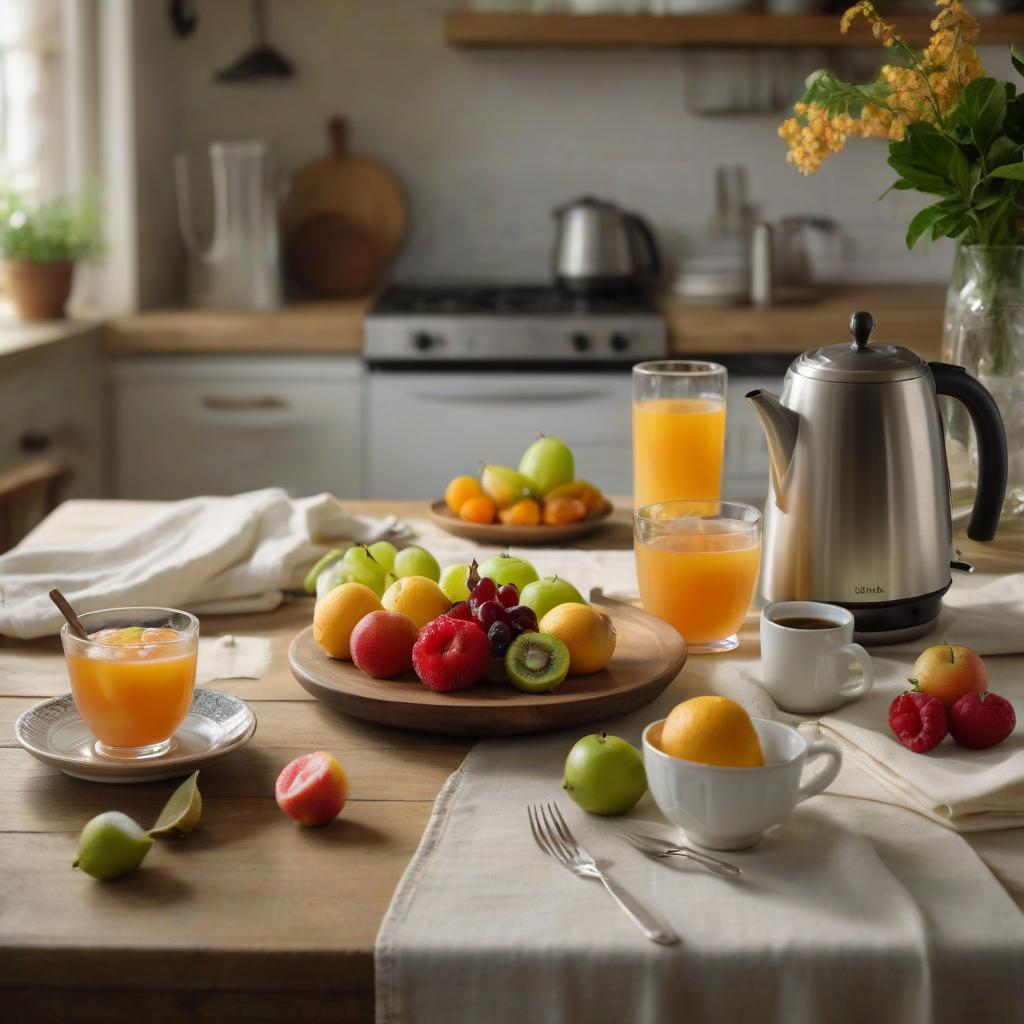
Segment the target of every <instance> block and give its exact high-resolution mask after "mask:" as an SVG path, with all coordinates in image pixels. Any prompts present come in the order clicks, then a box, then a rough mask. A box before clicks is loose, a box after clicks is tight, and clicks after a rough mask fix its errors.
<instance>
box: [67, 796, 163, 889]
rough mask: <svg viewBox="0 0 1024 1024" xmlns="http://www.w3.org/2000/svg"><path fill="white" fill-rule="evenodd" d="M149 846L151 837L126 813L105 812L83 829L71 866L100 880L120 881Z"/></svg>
mask: <svg viewBox="0 0 1024 1024" xmlns="http://www.w3.org/2000/svg"><path fill="white" fill-rule="evenodd" d="M152 845H153V840H152V838H151V837H150V836H148V835H147V834H146V833H145V831H143V829H142V827H141V826H140V825H138V824H136V822H134V821H132V819H131V818H129V817H128V815H127V814H122V813H121V812H120V811H104V812H103V814H97V815H96V817H95V818H93V819H92V821H90V822H89V823H88V824H87V825H86V826H85V828H83V829H82V834H81V835H80V836H79V837H78V856H77V857H76V858H75V862H74V863H73V864H72V865H71V866H72V867H73V868H81V869H82V870H83V871H84V872H85V873H86V874H87V875H92V877H93V878H99V879H102V880H103V881H106V880H108V879H111V878H119V877H120V876H121V875H127V874H128V872H129V871H134V870H135V869H136V868H137V867H138V866H139V865H140V864H141V863H142V861H143V860H144V859H145V856H146V854H147V853H149V848H150V847H151V846H152Z"/></svg>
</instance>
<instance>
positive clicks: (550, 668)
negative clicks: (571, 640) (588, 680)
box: [505, 633, 569, 693]
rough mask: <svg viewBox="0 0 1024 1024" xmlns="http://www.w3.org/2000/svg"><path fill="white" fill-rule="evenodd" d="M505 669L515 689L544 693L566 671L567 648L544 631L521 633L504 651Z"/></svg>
mask: <svg viewBox="0 0 1024 1024" xmlns="http://www.w3.org/2000/svg"><path fill="white" fill-rule="evenodd" d="M505 672H506V674H507V675H508V678H509V682H511V683H512V685H513V686H514V687H515V688H516V689H517V690H523V691H524V692H526V693H548V692H549V691H551V690H554V689H555V687H557V686H558V684H559V683H561V682H562V680H563V679H565V677H566V676H567V675H568V674H569V648H568V647H566V646H565V644H564V643H562V641H561V640H559V639H558V637H557V636H550V635H548V634H547V633H522V634H520V635H519V636H518V637H516V639H515V640H513V641H512V643H511V645H510V646H509V649H508V650H507V651H506V652H505Z"/></svg>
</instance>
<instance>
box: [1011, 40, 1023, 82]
mask: <svg viewBox="0 0 1024 1024" xmlns="http://www.w3.org/2000/svg"><path fill="white" fill-rule="evenodd" d="M1010 60H1011V61H1012V62H1013V66H1014V67H1015V68H1016V69H1017V74H1018V75H1021V76H1024V53H1022V52H1021V51H1020V50H1019V49H1017V44H1016V43H1012V44H1011V45H1010Z"/></svg>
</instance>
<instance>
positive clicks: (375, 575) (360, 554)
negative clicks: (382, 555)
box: [339, 544, 387, 597]
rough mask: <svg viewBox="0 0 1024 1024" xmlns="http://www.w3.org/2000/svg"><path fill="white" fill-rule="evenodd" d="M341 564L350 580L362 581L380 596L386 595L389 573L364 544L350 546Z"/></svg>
mask: <svg viewBox="0 0 1024 1024" xmlns="http://www.w3.org/2000/svg"><path fill="white" fill-rule="evenodd" d="M339 564H340V565H342V566H344V569H345V574H346V576H347V577H348V582H354V583H362V584H363V585H364V586H366V587H369V588H370V589H371V590H372V591H373V592H374V593H375V594H376V595H377V596H378V597H383V596H384V589H385V582H386V576H387V573H386V572H385V571H384V568H383V566H381V565H379V564H378V563H377V561H376V559H374V557H373V555H371V554H370V552H369V551H368V550H367V549H366V548H365V547H364V546H363V545H362V544H358V545H356V547H354V548H349V549H348V551H346V552H345V557H344V558H343V559H342V560H341V562H340V563H339Z"/></svg>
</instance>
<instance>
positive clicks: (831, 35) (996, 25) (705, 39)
mask: <svg viewBox="0 0 1024 1024" xmlns="http://www.w3.org/2000/svg"><path fill="white" fill-rule="evenodd" d="M930 20H931V19H930V16H927V15H925V16H922V15H895V16H894V17H893V22H894V24H895V25H896V26H897V28H898V29H899V31H900V33H901V34H902V36H903V38H904V39H906V41H907V42H908V43H910V44H912V45H915V46H920V45H921V44H923V43H925V42H927V40H928V36H929V35H930V29H929V27H928V26H929V22H930ZM979 21H980V23H981V42H982V43H984V44H998V43H1012V42H1016V41H1018V40H1019V41H1021V42H1024V15H1021V14H1003V15H995V16H993V17H989V18H980V19H979ZM444 31H445V40H446V42H447V43H448V44H449V45H451V46H472V47H492V48H494V47H549V46H568V47H595V46H662V47H711V46H721V47H730V46H737V47H744V46H748V47H751V46H757V47H764V46H775V47H798V46H813V47H833V46H835V47H857V46H859V47H864V46H875V45H877V43H876V42H875V40H874V38H873V37H872V35H871V31H870V29H869V28H868V26H867V25H866V24H865V22H864V21H863V20H861V21H858V22H856V23H855V24H854V26H853V27H852V28H851V29H850V32H849V34H847V35H845V36H844V35H842V34H841V33H840V31H839V16H838V15H835V14H795V15H770V14H704V15H698V14H693V15H652V14H594V15H577V14H529V13H525V14H504V13H491V12H487V11H452V12H450V13H449V14H447V15H446V16H445V22H444Z"/></svg>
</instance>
